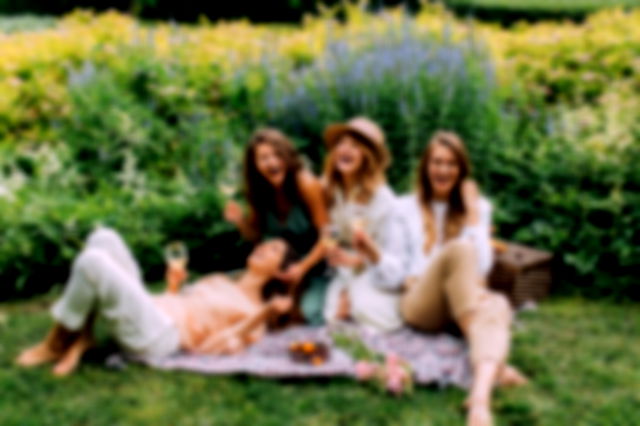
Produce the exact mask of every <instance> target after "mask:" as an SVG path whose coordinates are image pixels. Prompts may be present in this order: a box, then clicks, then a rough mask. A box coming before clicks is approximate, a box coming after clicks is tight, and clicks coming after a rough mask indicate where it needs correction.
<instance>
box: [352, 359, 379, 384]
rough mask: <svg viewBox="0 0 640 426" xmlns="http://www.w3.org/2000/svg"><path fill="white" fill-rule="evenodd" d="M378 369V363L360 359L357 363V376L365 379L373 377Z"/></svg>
mask: <svg viewBox="0 0 640 426" xmlns="http://www.w3.org/2000/svg"><path fill="white" fill-rule="evenodd" d="M377 369H378V367H377V365H376V364H374V363H372V362H368V361H358V362H357V363H356V377H357V378H358V380H361V381H364V380H369V379H371V378H373V376H374V375H375V374H376V370H377Z"/></svg>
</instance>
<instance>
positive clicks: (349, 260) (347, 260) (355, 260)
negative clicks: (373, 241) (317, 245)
mask: <svg viewBox="0 0 640 426" xmlns="http://www.w3.org/2000/svg"><path fill="white" fill-rule="evenodd" d="M327 254H328V256H327V260H328V261H329V264H330V265H331V266H346V267H347V268H355V269H357V268H361V267H362V266H364V260H363V259H362V256H360V255H359V254H358V253H350V252H348V251H347V250H345V249H343V248H340V247H334V248H333V249H331V250H330V251H329V252H328V253H327Z"/></svg>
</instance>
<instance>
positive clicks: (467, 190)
mask: <svg viewBox="0 0 640 426" xmlns="http://www.w3.org/2000/svg"><path fill="white" fill-rule="evenodd" d="M460 191H461V195H462V202H463V203H464V209H465V211H466V213H467V224H469V225H475V224H477V223H478V200H479V199H480V190H479V189H478V185H477V184H476V183H475V181H473V180H471V179H465V181H464V182H462V186H461V188H460Z"/></svg>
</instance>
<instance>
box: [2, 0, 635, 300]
mask: <svg viewBox="0 0 640 426" xmlns="http://www.w3.org/2000/svg"><path fill="white" fill-rule="evenodd" d="M639 24H640V11H637V10H636V11H630V12H624V11H621V10H614V11H603V12H599V13H597V14H595V15H593V16H590V17H589V18H588V19H587V20H586V22H585V23H584V24H575V23H558V22H556V23H539V24H535V25H529V24H527V25H524V24H523V25H518V26H515V27H513V28H511V29H508V30H507V29H503V28H498V27H495V26H491V25H486V24H479V23H473V22H472V23H471V25H470V24H469V22H467V21H463V20H459V19H455V18H454V17H453V16H451V15H449V14H448V13H447V12H446V11H445V10H444V9H443V8H441V7H438V6H426V7H425V8H424V10H423V11H422V12H420V13H419V14H418V15H416V16H415V17H407V16H406V15H403V14H402V13H400V12H399V11H389V12H386V13H384V14H381V15H372V14H368V13H365V12H363V11H362V10H360V9H358V8H357V7H349V8H347V10H346V20H345V22H344V23H342V22H339V21H338V20H336V19H334V18H333V17H332V16H331V15H330V14H328V15H323V16H320V17H315V18H309V19H307V20H305V22H304V23H303V24H302V25H301V26H300V27H297V28H293V27H269V26H265V25H251V24H249V23H247V22H233V23H220V24H215V25H212V24H210V23H208V22H202V23H201V24H200V25H198V26H188V25H176V24H152V25H148V24H145V25H142V24H140V23H138V22H137V21H136V20H134V19H132V18H131V17H129V16H126V15H123V14H118V13H114V12H109V13H103V14H99V15H95V14H92V13H88V12H82V11H79V12H75V13H73V14H70V15H68V16H66V17H65V18H63V19H62V20H60V21H59V22H57V23H56V24H55V25H54V26H52V27H47V28H43V29H41V30H38V31H34V32H24V31H23V32H17V33H14V34H4V33H0V93H2V96H0V225H1V226H2V228H3V230H4V229H6V230H10V231H7V232H4V231H3V235H2V236H0V238H2V244H0V246H1V247H0V270H2V271H3V276H9V277H11V278H10V279H8V280H7V281H5V282H7V283H9V284H8V285H9V286H10V287H11V288H12V289H14V288H20V289H21V291H25V292H28V291H29V289H30V288H33V289H34V290H36V289H37V290H41V289H42V284H41V281H43V280H41V279H40V278H39V277H38V276H36V275H34V271H36V270H40V269H42V270H43V271H53V270H56V271H61V270H64V271H65V273H66V268H65V267H64V265H66V262H67V261H68V260H69V258H70V256H71V255H72V252H73V250H72V249H73V248H77V246H78V244H79V243H78V241H79V240H78V239H81V235H83V233H85V232H86V231H88V230H89V229H90V228H91V224H92V223H93V222H94V221H95V220H96V219H100V220H102V219H103V218H105V217H106V218H108V219H109V221H108V223H110V224H114V225H116V226H117V227H121V228H122V229H123V230H126V231H127V232H130V234H131V238H132V239H134V240H136V239H138V238H139V239H140V240H141V241H142V242H140V243H136V244H137V245H136V246H137V247H146V248H145V249H144V250H143V252H145V251H146V250H151V249H150V247H152V246H153V244H155V242H154V241H156V242H157V238H158V236H159V235H163V234H164V233H173V232H179V230H180V229H181V225H180V223H179V220H185V221H193V223H197V224H199V225H202V224H203V223H207V224H208V225H206V226H204V229H206V232H205V233H204V237H205V238H209V237H211V238H213V236H214V235H215V232H214V229H215V230H219V231H221V232H222V231H225V232H226V231H227V230H228V228H226V225H224V224H222V223H218V222H217V221H219V220H220V219H219V208H220V205H219V204H220V202H221V201H220V200H221V198H220V197H219V196H218V195H217V191H216V188H215V184H216V179H218V176H219V175H220V174H221V172H224V170H226V169H228V168H229V167H232V166H233V165H238V164H239V163H238V157H239V154H238V152H239V151H240V150H241V149H242V145H243V142H244V141H245V140H246V139H247V136H248V135H249V134H250V132H251V131H252V130H253V129H254V128H255V127H256V126H258V125H264V124H273V125H277V126H280V127H283V128H284V129H285V130H286V131H287V132H288V133H289V134H290V135H291V136H292V137H293V139H294V140H295V142H296V144H297V145H298V146H299V147H300V148H301V149H302V150H303V152H304V153H306V154H307V155H308V157H309V158H311V159H312V160H313V164H314V165H315V166H316V167H319V166H320V164H321V160H322V157H323V154H324V152H323V149H324V148H323V144H322V142H321V136H320V135H321V131H322V129H323V127H324V126H325V125H326V124H327V123H329V122H332V121H337V120H343V119H346V118H348V117H349V116H352V115H355V114H362V113H366V114H368V115H371V116H372V117H373V118H375V119H376V120H378V121H379V122H380V123H381V124H382V126H383V128H384V129H385V131H386V133H387V136H388V139H389V142H390V148H391V151H392V154H393V157H394V163H393V166H392V168H391V169H390V171H389V177H390V182H391V183H392V184H393V185H394V186H395V188H396V189H398V190H400V191H404V190H406V189H408V188H410V185H411V183H412V181H413V177H412V173H413V169H414V167H413V166H414V165H415V162H416V159H417V156H418V155H419V154H420V152H421V150H422V149H423V147H424V144H425V143H426V141H427V139H428V138H429V135H430V134H431V132H432V131H433V130H435V129H437V128H449V129H452V130H456V131H457V132H459V133H460V134H461V135H462V136H463V137H464V138H465V140H466V142H467V144H468V145H469V149H470V152H471V156H472V159H473V162H474V165H475V170H474V174H475V177H476V178H477V179H478V180H479V181H480V183H481V185H482V187H483V189H484V190H486V192H487V193H488V194H489V196H491V197H492V198H493V200H494V204H495V220H496V222H497V225H498V231H499V233H500V236H502V237H506V238H513V239H516V240H518V241H521V242H524V243H529V244H532V245H535V246H537V247H540V248H543V249H549V250H552V251H554V252H555V253H557V255H558V256H557V257H558V261H559V262H558V265H559V268H558V269H557V270H558V271H560V273H559V274H558V275H557V276H556V277H557V278H558V279H557V282H564V283H565V284H572V283H580V284H581V287H580V292H581V293H582V294H587V295H593V296H601V295H613V296H616V297H632V298H640V295H638V293H637V290H634V288H635V287H633V285H632V282H633V280H634V277H635V273H634V272H633V266H634V265H635V264H636V263H637V261H636V260H635V259H638V258H639V257H640V254H639V253H638V250H639V249H638V248H639V247H640V244H639V243H638V241H639V238H640V237H638V233H639V232H640V228H639V225H638V224H639V223H640V220H639V218H638V214H637V209H635V208H633V206H635V205H637V204H638V203H639V202H640V201H639V200H638V195H637V194H638V193H640V192H639V183H638V182H640V176H638V172H637V170H638V168H637V167H636V165H635V164H636V163H637V160H638V157H639V154H638V149H639V148H638V147H639V145H640V144H639V143H638V141H639V140H640V129H638V124H637V123H639V122H640V120H638V118H640V117H638V115H637V111H638V110H640V108H639V105H638V103H639V99H640V90H638V89H639V87H640V80H639V77H638V76H640V72H638V71H639V68H638V66H639V64H640V62H638V60H637V57H638V53H639V52H640V42H639V40H640V33H638V31H639V28H640V25H639ZM614 82H615V84H614ZM201 194H204V195H201ZM206 194H210V195H206ZM109 200H111V201H109ZM176 200H179V201H176ZM113 203H122V204H123V205H122V206H116V205H115V204H113ZM205 203H209V204H208V205H206V206H205ZM190 209H193V215H192V214H191V213H189V212H190V211H191V210H190ZM199 209H202V210H199ZM60 212H64V214H62V213H60ZM142 212H144V215H149V216H150V218H148V219H144V218H142V217H141V215H142V214H143V213H142ZM119 215H122V217H123V219H118V217H119ZM130 216H136V218H138V219H139V221H137V220H135V221H134V220H131V221H129V220H126V219H125V218H129V217H130ZM157 217H162V218H163V219H162V220H161V221H160V220H156V218H157ZM67 221H70V222H71V223H76V224H77V226H78V228H77V230H75V231H70V229H71V228H69V226H71V225H67ZM74 226H75V225H74ZM187 228H188V227H186V228H184V229H185V230H184V232H188V231H187ZM74 229H75V228H74ZM189 229H191V228H189ZM194 229H195V228H194ZM201 237H202V236H201ZM154 239H155V240H154ZM69 240H72V241H74V243H73V244H71V245H70V244H68V241H69ZM194 240H195V237H194ZM194 242H195V241H194ZM195 244H196V245H199V244H200V243H197V242H195ZM202 244H203V245H206V244H205V243H202ZM143 257H144V261H145V262H147V261H150V262H151V264H152V265H156V266H157V265H158V263H157V262H158V260H160V258H159V257H158V258H157V259H156V260H153V259H155V258H153V256H150V255H149V256H146V255H144V254H143ZM238 260H239V259H235V260H234V262H236V264H237V262H238ZM154 262H155V263H154ZM43 265H48V266H47V267H46V268H45V267H44V266H43ZM202 265H203V267H205V265H206V263H204V262H203V263H202ZM63 268H65V269H63ZM7 271H9V272H10V273H9V272H7ZM203 272H204V271H203ZM5 273H8V274H9V275H4V274H5ZM61 275H63V274H61V273H59V274H58V275H55V274H49V276H55V277H56V279H58V277H60V276H61ZM44 281H47V282H52V281H53V280H51V279H49V280H44ZM45 287H46V286H45ZM565 288H568V286H565ZM10 293H11V291H9V292H5V294H10Z"/></svg>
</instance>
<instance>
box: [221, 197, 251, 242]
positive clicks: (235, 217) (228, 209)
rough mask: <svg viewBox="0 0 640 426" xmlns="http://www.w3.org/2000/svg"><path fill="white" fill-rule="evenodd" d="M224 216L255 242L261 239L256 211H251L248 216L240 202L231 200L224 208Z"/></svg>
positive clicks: (242, 233)
mask: <svg viewBox="0 0 640 426" xmlns="http://www.w3.org/2000/svg"><path fill="white" fill-rule="evenodd" d="M224 218H225V220H226V221H227V222H230V223H233V224H234V225H235V226H236V227H237V228H238V231H240V234H241V235H242V236H243V237H244V238H245V239H247V240H249V241H253V242H255V241H257V240H258V239H259V237H260V233H259V232H258V229H257V226H256V225H257V220H256V215H255V212H253V211H251V212H250V213H249V215H248V216H247V215H245V214H244V212H243V211H242V207H240V204H238V203H237V202H235V201H229V202H227V205H226V206H225V208H224Z"/></svg>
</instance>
